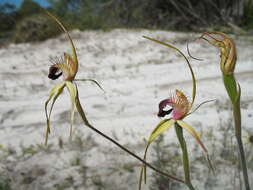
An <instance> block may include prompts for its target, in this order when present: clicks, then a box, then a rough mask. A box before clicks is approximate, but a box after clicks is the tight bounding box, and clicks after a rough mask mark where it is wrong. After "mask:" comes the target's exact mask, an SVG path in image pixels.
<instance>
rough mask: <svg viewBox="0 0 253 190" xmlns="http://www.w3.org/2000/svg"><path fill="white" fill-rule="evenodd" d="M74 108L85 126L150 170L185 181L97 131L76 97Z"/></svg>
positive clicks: (181, 181)
mask: <svg viewBox="0 0 253 190" xmlns="http://www.w3.org/2000/svg"><path fill="white" fill-rule="evenodd" d="M76 108H77V111H78V112H79V114H80V115H81V117H82V119H83V122H84V124H85V125H86V126H88V127H89V128H90V129H91V130H93V131H95V132H96V133H98V134H99V135H101V136H103V137H104V138H106V139H107V140H109V141H110V142H112V143H113V144H115V145H116V146H118V147H119V148H121V149H122V150H124V151H125V152H127V153H128V154H130V155H131V156H133V157H135V158H136V159H137V160H139V161H140V162H142V163H143V164H145V165H146V166H147V167H149V168H151V169H152V170H154V171H156V172H157V173H159V174H161V175H164V176H166V177H168V178H170V179H173V180H175V181H178V182H180V183H184V184H185V182H184V181H183V180H182V179H179V178H176V177H174V176H172V175H169V174H167V173H165V172H163V171H160V170H159V169H157V168H155V167H154V166H152V165H151V164H149V163H147V162H146V161H145V160H143V159H142V158H140V157H139V156H137V155H136V154H135V153H133V152H132V151H130V150H128V149H127V148H125V147H124V146H122V145H121V144H119V143H118V142H116V141H115V140H113V139H112V138H111V137H109V136H107V135H106V134H104V133H102V132H101V131H99V130H98V129H96V128H95V127H93V126H92V125H91V124H90V123H89V121H88V120H87V118H86V116H85V113H84V111H83V108H82V106H81V104H80V101H79V98H78V97H77V98H76Z"/></svg>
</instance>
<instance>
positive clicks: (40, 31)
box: [13, 14, 60, 43]
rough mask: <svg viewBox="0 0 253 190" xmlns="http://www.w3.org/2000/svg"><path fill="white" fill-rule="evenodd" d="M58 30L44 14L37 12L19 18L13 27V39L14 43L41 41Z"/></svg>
mask: <svg viewBox="0 0 253 190" xmlns="http://www.w3.org/2000/svg"><path fill="white" fill-rule="evenodd" d="M59 33H60V30H59V29H58V28H57V27H56V25H55V24H54V23H52V21H51V20H50V19H49V17H48V16H47V15H45V14H37V15H33V16H30V17H26V18H24V19H23V20H21V21H20V22H19V23H18V24H17V26H16V29H15V32H14V35H13V40H14V42H16V43H21V42H32V41H42V40H45V39H48V38H50V37H53V36H56V35H57V34H59Z"/></svg>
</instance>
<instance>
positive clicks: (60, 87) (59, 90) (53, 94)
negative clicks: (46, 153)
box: [45, 82, 65, 145]
mask: <svg viewBox="0 0 253 190" xmlns="http://www.w3.org/2000/svg"><path fill="white" fill-rule="evenodd" d="M64 87H65V82H61V83H59V84H56V85H55V86H54V87H53V88H52V89H51V91H50V93H49V98H48V99H47V100H46V102H45V112H46V119H47V130H46V139H45V144H46V145H47V140H48V134H49V133H50V116H51V112H52V109H53V106H54V103H55V101H56V99H57V98H58V97H59V95H60V94H61V93H62V90H63V88H64ZM52 98H53V101H52V104H51V107H50V111H49V114H48V111H47V105H48V103H49V102H50V100H51V99H52Z"/></svg>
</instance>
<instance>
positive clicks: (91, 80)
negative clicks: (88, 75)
mask: <svg viewBox="0 0 253 190" xmlns="http://www.w3.org/2000/svg"><path fill="white" fill-rule="evenodd" d="M75 81H90V82H93V83H95V84H96V85H97V86H98V87H99V88H100V89H101V90H102V91H103V92H104V93H105V90H104V89H103V87H102V86H101V85H100V84H99V83H98V82H97V81H96V80H94V79H75Z"/></svg>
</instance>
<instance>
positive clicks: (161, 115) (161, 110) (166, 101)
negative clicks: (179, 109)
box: [157, 99, 173, 117]
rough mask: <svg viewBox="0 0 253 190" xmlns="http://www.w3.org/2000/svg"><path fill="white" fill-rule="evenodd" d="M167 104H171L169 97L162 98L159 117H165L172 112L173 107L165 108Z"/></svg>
mask: <svg viewBox="0 0 253 190" xmlns="http://www.w3.org/2000/svg"><path fill="white" fill-rule="evenodd" d="M167 105H169V99H165V100H162V101H161V102H160V103H159V112H158V114H157V116H158V117H164V116H165V115H169V114H170V113H171V112H172V110H173V108H171V109H169V110H167V111H165V110H163V109H164V108H165V107H166V106H167Z"/></svg>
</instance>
